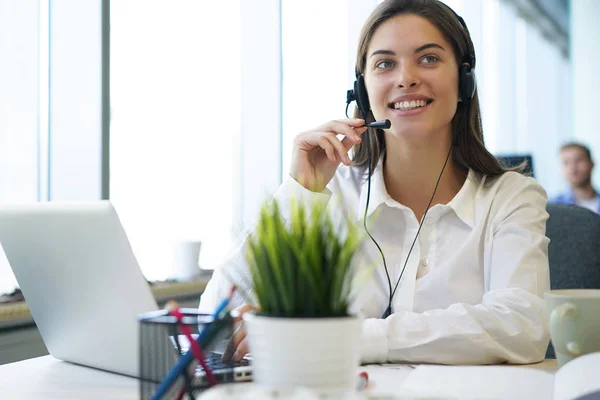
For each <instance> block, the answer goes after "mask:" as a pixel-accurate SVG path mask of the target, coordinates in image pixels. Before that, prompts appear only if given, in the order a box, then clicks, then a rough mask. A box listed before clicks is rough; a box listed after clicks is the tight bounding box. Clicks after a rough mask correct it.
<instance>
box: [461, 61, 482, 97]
mask: <svg viewBox="0 0 600 400" xmlns="http://www.w3.org/2000/svg"><path fill="white" fill-rule="evenodd" d="M476 88H477V80H476V78H475V71H473V69H472V68H471V66H470V65H469V64H468V63H463V64H462V65H461V66H460V68H459V70H458V96H459V99H460V101H466V100H471V99H472V98H473V96H475V89H476Z"/></svg>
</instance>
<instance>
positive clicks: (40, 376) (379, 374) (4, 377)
mask: <svg viewBox="0 0 600 400" xmlns="http://www.w3.org/2000/svg"><path fill="white" fill-rule="evenodd" d="M417 368H419V367H417ZM442 368H443V367H442ZM476 368H488V367H485V366H483V367H476ZM500 368H506V369H507V372H508V371H511V372H512V371H515V369H521V368H533V369H536V370H540V371H547V372H549V373H552V374H553V373H554V371H556V362H555V360H546V361H544V362H542V363H539V364H533V365H527V366H502V367H500ZM361 370H367V371H368V373H369V375H370V380H371V382H372V385H371V388H370V389H369V391H371V393H372V394H374V395H384V394H388V395H392V394H394V393H390V392H389V391H390V390H393V391H394V392H395V394H396V395H400V396H401V394H402V388H401V387H402V383H403V381H405V380H406V379H407V378H408V377H410V376H411V374H414V371H418V370H417V369H413V368H412V367H410V366H406V365H394V366H377V365H373V366H367V367H361ZM442 378H443V377H442ZM511 383H512V382H506V384H507V385H510V384H511ZM530 385H531V388H530V389H531V390H532V391H535V390H537V388H536V387H535V383H534V382H531V383H530ZM390 388H393V389H390ZM138 390H139V389H138V381H137V380H135V379H133V378H126V377H123V376H120V375H115V374H111V373H108V372H103V371H97V370H94V369H91V368H86V367H81V366H77V365H73V364H70V363H67V362H63V361H59V360H56V359H55V358H53V357H52V356H44V357H38V358H33V359H30V360H26V361H20V362H16V363H12V364H6V365H3V366H0V398H2V399H3V400H4V399H7V400H13V399H15V400H17V399H18V400H29V399H36V400H39V399H44V400H46V399H65V400H69V399H82V398H85V399H89V400H96V399H97V400H105V399H115V400H125V399H127V400H131V399H139V392H138ZM536 393H537V392H536ZM539 393H540V395H543V393H547V392H545V391H544V388H540V392H539ZM474 395H477V393H475V394H474ZM483 397H486V396H485V393H481V398H483ZM390 398H391V397H390ZM396 398H398V399H401V398H405V397H396ZM536 398H540V399H541V398H544V397H541V396H540V397H537V396H536Z"/></svg>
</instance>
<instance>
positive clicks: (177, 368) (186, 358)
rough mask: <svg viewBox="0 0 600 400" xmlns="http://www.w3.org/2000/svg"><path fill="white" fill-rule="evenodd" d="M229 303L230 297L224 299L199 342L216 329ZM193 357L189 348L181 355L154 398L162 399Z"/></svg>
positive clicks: (159, 386) (156, 399)
mask: <svg viewBox="0 0 600 400" xmlns="http://www.w3.org/2000/svg"><path fill="white" fill-rule="evenodd" d="M227 304H229V298H226V299H224V300H223V301H222V302H221V304H219V306H218V307H217V309H216V311H215V312H214V314H213V319H212V321H213V322H212V323H211V324H210V325H209V326H208V327H207V328H205V329H203V330H202V332H200V335H198V338H197V339H196V341H197V342H198V344H202V342H203V341H204V339H205V338H206V336H207V335H208V332H210V331H212V330H213V329H216V328H215V325H214V322H215V321H216V320H217V319H218V318H219V315H221V313H222V312H223V310H225V308H226V307H227ZM193 359H194V355H193V354H192V351H191V349H190V350H188V351H187V353H185V354H184V355H183V356H181V357H180V358H179V360H178V361H177V363H175V365H174V366H173V368H171V371H169V373H168V374H167V376H166V377H165V379H164V380H163V381H162V382H161V383H160V385H158V388H157V389H156V392H155V393H154V395H153V396H152V400H160V398H161V397H162V396H164V395H165V394H166V393H167V391H168V390H169V389H170V388H171V386H172V385H173V384H174V383H175V381H177V378H178V377H179V375H181V373H182V372H183V371H184V370H185V369H186V368H187V367H188V365H190V363H191V362H192V360H193Z"/></svg>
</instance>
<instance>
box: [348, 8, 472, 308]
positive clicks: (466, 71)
mask: <svg viewBox="0 0 600 400" xmlns="http://www.w3.org/2000/svg"><path fill="white" fill-rule="evenodd" d="M439 3H440V4H442V5H443V6H444V7H446V8H447V9H448V10H450V12H451V13H452V14H453V15H454V16H455V17H456V19H457V20H458V23H459V24H460V25H461V26H462V28H463V30H464V31H465V33H466V37H467V53H466V54H465V56H464V57H463V60H461V63H460V66H459V68H458V101H459V102H461V103H463V104H464V110H465V113H466V112H467V111H468V105H469V103H470V101H471V100H472V99H473V96H475V90H476V88H477V80H476V77H475V61H476V60H475V49H474V46H473V42H472V40H471V35H470V33H469V29H468V28H467V24H466V23H465V21H464V19H462V17H461V16H459V15H458V14H457V13H456V12H455V11H454V10H453V9H452V8H450V7H449V6H448V5H446V4H444V3H442V2H439ZM355 75H356V80H355V81H354V86H353V89H350V90H348V91H347V92H346V116H348V106H349V104H350V103H351V102H352V101H355V102H356V106H357V107H358V109H359V111H360V113H361V115H362V117H363V119H364V120H365V126H367V127H372V128H378V129H388V128H389V127H390V125H391V124H390V121H389V120H383V121H374V122H371V123H366V122H367V116H368V114H369V111H371V103H370V102H369V95H368V93H367V89H366V86H365V78H364V76H363V75H362V74H361V73H360V72H359V71H358V67H357V68H355ZM369 137H370V135H369V134H367V135H365V138H366V141H365V145H366V146H367V157H368V160H367V164H368V177H367V179H368V184H367V201H366V205H365V211H364V218H363V225H364V228H365V232H367V234H368V235H369V237H370V238H371V240H372V241H373V243H374V244H375V246H376V247H377V249H378V250H379V253H380V254H381V259H382V261H383V267H384V268H385V274H386V277H387V282H388V288H389V298H388V306H387V308H386V310H385V312H384V313H383V315H382V317H381V318H382V319H386V318H387V317H389V316H390V315H391V314H392V313H393V309H392V302H393V299H394V295H395V294H396V290H397V289H398V285H399V284H400V280H401V279H402V275H403V274H404V269H405V268H406V265H407V264H408V260H409V258H410V255H411V253H412V250H413V247H414V246H415V243H416V242H417V239H418V238H419V233H420V232H421V227H422V226H423V222H424V221H425V217H426V216H427V212H428V211H429V207H430V206H431V203H432V202H433V198H434V197H435V193H436V191H437V188H438V186H439V183H440V180H441V179H442V175H443V174H444V170H445V169H446V164H448V159H449V158H450V154H451V153H452V146H451V147H450V150H449V151H448V155H447V156H446V160H445V162H444V165H443V166H442V170H441V172H440V175H439V176H438V179H437V182H436V184H435V188H434V189H433V194H432V195H431V198H430V199H429V203H428V204H427V208H426V209H425V213H424V214H423V217H422V218H421V221H420V223H419V229H418V230H417V234H416V235H415V238H414V239H413V242H412V244H411V246H410V249H409V250H408V255H407V256H406V260H405V262H404V265H403V267H402V270H401V271H400V276H399V277H398V280H397V281H396V285H395V286H394V288H393V289H392V280H391V278H390V274H389V271H388V268H387V264H386V261H385V255H384V254H383V250H382V249H381V247H380V246H379V244H378V243H377V241H376V240H375V238H373V236H372V235H371V233H370V232H369V230H368V228H367V211H368V209H369V200H370V197H371V175H372V171H371V148H370V139H369Z"/></svg>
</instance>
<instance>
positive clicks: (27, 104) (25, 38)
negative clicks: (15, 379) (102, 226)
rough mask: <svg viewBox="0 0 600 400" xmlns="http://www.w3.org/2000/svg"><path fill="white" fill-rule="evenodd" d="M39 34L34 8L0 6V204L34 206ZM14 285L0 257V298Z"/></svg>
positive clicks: (25, 4)
mask: <svg viewBox="0 0 600 400" xmlns="http://www.w3.org/2000/svg"><path fill="white" fill-rule="evenodd" d="M40 31H41V30H40V24H39V22H38V5H37V2H34V1H16V0H15V1H3V2H0V54H2V58H3V59H4V60H5V61H4V62H1V63H0V93H1V94H0V202H1V203H14V202H32V201H37V200H38V199H39V195H40V179H39V167H40V165H39V164H38V160H39V158H38V154H39V152H40V150H42V149H40V140H39V130H38V128H39V124H40V122H41V121H40V120H39V119H38V116H39V108H40V101H41V93H40V68H39V65H40V63H39V61H40V52H39V51H38V42H39V41H40V40H43V38H40V37H39V35H40ZM6 60H11V61H9V62H6ZM16 285H17V283H16V280H15V279H14V276H13V274H12V271H11V269H10V266H9V265H8V262H7V261H6V258H5V256H4V252H2V251H0V293H4V292H9V291H12V290H13V289H14V288H15V287H16Z"/></svg>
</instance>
